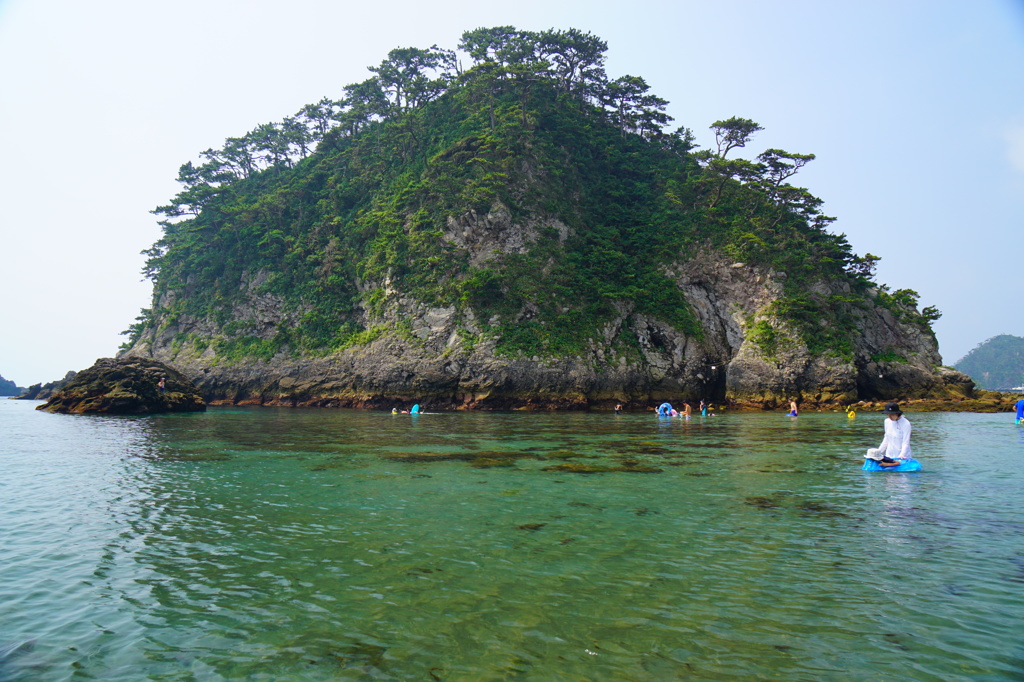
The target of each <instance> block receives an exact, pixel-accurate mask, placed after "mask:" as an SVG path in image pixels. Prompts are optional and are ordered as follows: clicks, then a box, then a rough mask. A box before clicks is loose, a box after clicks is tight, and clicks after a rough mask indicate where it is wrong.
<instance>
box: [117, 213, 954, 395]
mask: <svg viewBox="0 0 1024 682" xmlns="http://www.w3.org/2000/svg"><path fill="white" fill-rule="evenodd" d="M508 220H509V218H508V216H506V215H504V214H501V213H500V212H495V213H494V214H493V215H489V216H488V217H487V218H486V219H484V218H481V217H479V216H475V217H474V216H470V217H468V218H464V219H463V220H461V221H456V222H455V223H453V224H452V225H450V227H451V228H452V230H453V235H454V236H451V237H450V238H451V239H453V240H455V241H458V240H459V239H462V240H464V241H465V240H470V241H472V240H474V239H476V238H477V236H480V235H478V234H477V233H478V232H479V233H481V235H482V234H483V232H484V230H483V227H482V226H484V225H485V224H486V225H490V227H492V228H494V227H495V226H498V227H500V228H501V229H496V233H495V234H492V235H490V241H487V243H486V245H485V246H486V248H484V246H481V245H480V244H477V246H478V247H480V248H479V249H478V250H477V251H474V253H477V254H478V256H479V258H480V259H481V261H482V260H485V259H486V258H487V257H489V256H490V255H493V254H494V253H496V252H510V251H515V250H516V249H519V248H522V247H523V245H524V244H525V243H527V242H528V241H529V239H528V237H529V236H530V234H532V233H529V234H526V235H525V236H523V235H520V237H521V240H520V241H516V240H513V239H505V238H504V237H506V236H508V235H510V234H512V233H513V232H514V231H513V230H512V229H511V227H510V226H509V225H508V224H507V223H508ZM491 223H493V225H491ZM460 230H461V232H460ZM527 232H529V231H527ZM503 235H504V236H503ZM480 239H483V237H482V236H481V237H480ZM481 243H483V242H481ZM467 244H468V242H467ZM666 274H667V275H668V276H669V277H670V278H672V279H673V280H674V281H675V282H676V284H677V286H679V287H680V290H681V291H683V293H684V294H685V296H686V298H687V300H688V301H689V303H690V305H691V307H692V309H693V311H694V313H695V314H696V316H697V317H698V319H699V322H700V326H701V328H702V330H703V334H702V335H701V336H700V338H696V337H693V336H687V335H686V334H683V333H681V332H679V331H677V330H675V329H674V328H673V327H671V326H670V325H668V324H666V323H664V322H663V321H660V320H658V319H656V318H653V317H650V316H647V315H643V314H640V313H639V312H637V311H636V310H635V309H634V308H633V307H632V304H629V303H626V302H617V303H616V304H615V306H616V310H617V313H618V314H617V315H616V317H615V318H614V319H612V320H610V321H609V322H607V323H606V324H605V325H604V327H603V328H602V329H600V330H599V331H600V334H599V338H595V339H594V340H592V341H591V343H590V347H589V349H588V350H587V352H585V353H582V354H581V355H579V356H575V357H560V358H550V357H548V358H545V357H519V358H509V357H503V356H500V355H499V354H497V353H496V352H495V347H496V345H497V339H495V338H493V337H486V336H483V337H479V338H478V337H477V335H478V334H479V333H480V331H481V328H482V324H481V322H480V321H478V320H476V319H475V318H474V317H473V313H472V311H469V310H464V311H461V310H458V309H456V308H455V307H448V308H437V307H431V306H428V305H426V304H424V303H422V302H420V301H417V300H415V299H413V298H411V297H408V296H405V295H403V294H401V293H400V292H397V291H392V290H391V289H390V288H389V286H388V283H387V282H385V287H384V288H385V289H386V290H387V292H388V294H387V296H388V301H389V304H388V306H387V307H386V309H385V310H384V311H383V312H380V311H379V310H378V311H377V312H373V313H371V312H370V311H369V310H364V311H363V319H362V320H361V321H362V323H363V325H364V327H366V328H370V327H374V326H381V327H385V328H390V329H392V330H394V331H393V333H392V332H388V333H384V334H382V335H381V336H379V337H378V338H375V340H373V341H372V342H370V343H368V344H366V345H363V346H358V347H354V348H348V349H346V350H344V351H340V352H336V353H331V354H328V355H326V356H323V357H296V356H295V355H294V354H292V353H291V352H290V351H288V350H287V349H286V350H285V351H283V352H281V353H279V354H278V355H277V356H275V357H274V358H271V359H269V360H264V359H258V358H243V359H240V360H237V359H236V360H227V359H225V358H220V357H218V356H216V354H215V352H214V350H213V346H212V344H209V343H205V344H200V345H196V344H194V343H193V342H192V341H190V340H189V339H194V338H199V339H211V338H216V337H217V335H218V334H222V332H221V331H220V330H219V329H218V328H217V326H216V324H215V323H214V322H213V321H212V320H194V319H191V318H188V317H187V316H180V317H179V318H178V320H177V322H176V323H174V324H173V325H167V326H164V327H160V328H159V331H156V330H153V331H150V332H149V333H148V334H147V335H145V336H143V337H142V338H141V339H140V340H139V341H138V342H137V343H136V345H135V347H133V348H132V349H130V350H129V351H128V352H127V355H129V356H131V355H136V356H147V357H155V358H157V359H160V360H162V361H164V362H168V363H170V362H173V363H174V365H175V366H176V367H178V368H180V369H181V371H182V372H183V373H184V374H185V375H186V376H187V377H188V378H189V379H191V380H192V381H193V382H195V385H196V387H197V388H198V389H199V391H200V392H201V393H202V394H203V395H204V396H205V398H206V399H207V400H208V401H210V402H211V403H231V404H252V405H296V406H337V407H388V408H390V407H392V406H395V405H396V404H402V403H408V404H410V405H411V404H412V403H421V404H424V405H429V406H430V407H432V408H470V409H509V408H527V409H529V408H538V409H585V408H588V407H608V408H610V407H611V406H613V405H615V404H616V403H623V404H625V405H627V406H631V407H634V408H635V407H640V406H650V405H656V404H658V403H660V402H662V401H665V400H668V401H670V402H680V401H683V400H688V401H692V403H693V404H696V402H697V401H699V400H701V399H705V400H708V401H711V402H715V403H721V402H729V403H732V404H736V405H750V406H757V407H775V406H778V405H783V404H785V403H786V402H788V401H789V400H790V399H795V400H797V401H798V402H800V403H801V405H812V404H848V403H851V402H856V401H858V400H875V399H899V400H906V399H911V398H943V397H946V398H948V397H959V396H965V397H969V396H970V395H971V393H972V390H973V382H971V380H970V379H969V378H968V377H966V376H965V375H963V374H960V373H959V372H955V371H953V370H947V369H944V368H940V367H938V365H940V363H941V359H940V357H939V354H938V349H937V344H936V342H935V339H934V337H933V336H932V335H931V334H929V333H927V332H926V330H924V329H922V328H921V327H919V326H916V325H914V324H911V323H906V322H901V321H900V320H897V319H895V318H894V317H893V315H892V314H891V313H890V312H889V311H888V310H886V309H884V308H882V307H881V306H878V305H873V304H871V303H870V302H868V303H867V304H866V305H865V306H864V307H863V309H859V310H858V311H857V313H856V314H857V315H858V316H859V317H858V318H857V326H858V329H859V330H860V333H859V334H858V335H856V339H855V340H854V352H853V355H852V357H849V356H847V357H843V358H839V357H829V356H814V355H813V354H812V353H810V352H809V350H808V348H807V346H806V345H805V344H804V343H803V342H802V341H801V340H800V337H799V335H798V334H797V333H796V332H795V331H794V330H792V329H789V328H787V327H786V325H785V323H784V322H783V321H781V320H779V319H777V318H776V317H774V316H773V315H772V304H773V303H774V302H775V301H777V300H779V299H780V298H781V297H782V295H783V286H784V282H785V274H784V273H777V272H773V271H770V270H765V269H763V268H757V267H754V266H751V265H747V264H744V263H736V262H733V261H731V260H729V259H728V258H726V257H725V256H724V255H723V254H721V253H716V252H715V251H714V250H712V249H710V248H709V249H704V250H700V251H699V252H698V253H695V254H690V258H688V260H686V261H685V262H680V263H676V264H674V265H672V266H670V268H669V269H668V270H667V272H666ZM820 286H821V287H823V288H824V289H827V287H828V285H827V284H825V283H822V284H821V285H820ZM250 293H251V299H252V300H251V301H248V302H245V303H243V304H241V305H240V306H238V307H236V309H235V310H234V311H233V312H234V314H235V320H236V321H238V322H240V323H245V324H247V325H248V328H249V329H250V330H251V333H253V334H255V335H256V336H259V337H260V338H268V339H269V338H271V337H272V335H273V334H274V333H276V332H277V329H278V328H281V327H287V326H288V325H290V324H292V323H293V322H294V320H293V319H291V318H289V314H288V313H285V312H283V311H282V310H279V309H277V308H276V307H275V303H274V301H273V300H272V299H270V298H267V297H266V296H264V297H262V298H261V297H259V295H258V293H257V291H256V289H255V288H252V290H251V292H250ZM818 293H819V294H821V295H826V296H827V295H831V294H837V295H839V294H843V293H847V294H848V293H849V292H840V291H836V292H832V291H826V290H823V291H819V292H818ZM529 312H530V311H528V310H526V311H524V313H523V314H524V315H525V314H529ZM759 324H761V325H763V324H768V325H771V327H772V328H773V329H774V330H775V331H776V332H777V336H778V338H779V339H780V343H779V344H777V347H776V348H773V349H770V352H769V351H768V350H766V349H765V348H764V346H763V344H759V343H758V341H757V338H756V334H754V333H753V332H752V329H753V327H754V326H756V325H759ZM399 327H401V328H403V329H405V330H407V331H406V332H404V333H399V332H398V331H397V330H398V329H399ZM466 332H468V333H469V334H468V336H471V337H473V338H474V339H475V340H473V341H468V340H467V338H466V337H467V334H466ZM183 338H184V341H182V339H183ZM622 339H631V340H632V341H631V343H632V345H631V346H630V347H631V348H632V349H633V350H632V351H631V352H630V353H629V354H628V355H626V354H622V353H619V352H616V351H615V350H614V349H615V348H617V347H618V348H622V346H623V345H624V344H623V343H620V341H621V340H622ZM896 356H899V357H900V358H902V359H901V360H900V361H894V360H890V361H882V360H881V359H880V358H893V357H896Z"/></svg>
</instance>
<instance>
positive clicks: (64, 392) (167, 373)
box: [36, 356, 206, 414]
mask: <svg viewBox="0 0 1024 682" xmlns="http://www.w3.org/2000/svg"><path fill="white" fill-rule="evenodd" d="M161 382H162V385H161ZM36 409H38V410H43V411H45V412H60V413H65V414H157V413H161V412H201V411H203V410H205V409H206V403H205V402H204V401H203V397H202V396H201V395H200V394H199V392H198V391H197V390H196V387H195V386H194V385H193V384H192V382H191V381H189V380H188V379H187V378H185V376H184V375H183V374H182V373H181V372H179V371H177V370H175V369H173V368H171V367H168V366H167V365H165V364H163V363H162V362H159V361H157V360H153V359H151V358H143V357H135V356H132V357H126V358H120V359H114V358H100V359H99V360H97V361H96V364H94V365H93V366H92V367H90V368H89V369H86V370H82V371H81V372H79V373H78V374H77V375H75V378H74V379H72V380H71V381H70V382H69V383H68V384H67V385H66V386H64V387H63V388H62V389H60V390H59V391H58V392H57V393H55V394H54V395H53V396H52V397H51V398H50V399H49V400H48V401H47V402H45V403H44V404H42V405H40V406H39V407H37V408H36Z"/></svg>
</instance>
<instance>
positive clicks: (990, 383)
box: [954, 334, 1024, 391]
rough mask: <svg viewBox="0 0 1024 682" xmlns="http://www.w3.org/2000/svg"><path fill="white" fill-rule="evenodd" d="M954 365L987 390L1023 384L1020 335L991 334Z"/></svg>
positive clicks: (1023, 356) (1023, 355)
mask: <svg viewBox="0 0 1024 682" xmlns="http://www.w3.org/2000/svg"><path fill="white" fill-rule="evenodd" d="M954 366H955V367H956V368H957V369H958V370H960V371H961V372H963V373H964V374H967V375H970V377H971V378H972V379H974V380H975V381H976V382H978V385H979V386H981V387H982V388H985V389H988V390H990V391H998V390H1004V389H1007V388H1015V387H1017V386H1024V338H1021V337H1019V336H1010V335H1009V334H1001V335H999V336H993V337H992V338H991V339H989V340H988V341H985V342H983V343H981V344H979V345H978V347H977V348H975V349H974V350H972V351H971V352H970V353H968V354H967V355H965V356H964V357H963V358H961V359H960V361H959V362H957V363H956V365H954Z"/></svg>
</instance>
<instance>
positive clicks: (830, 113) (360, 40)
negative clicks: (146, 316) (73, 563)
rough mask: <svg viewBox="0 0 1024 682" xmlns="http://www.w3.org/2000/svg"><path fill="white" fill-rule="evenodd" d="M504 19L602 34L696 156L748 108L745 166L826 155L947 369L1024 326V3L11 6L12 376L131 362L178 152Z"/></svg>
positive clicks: (129, 1) (73, 2) (326, 0)
mask: <svg viewBox="0 0 1024 682" xmlns="http://www.w3.org/2000/svg"><path fill="white" fill-rule="evenodd" d="M499 25H513V26H516V27H518V28H523V29H531V30H541V29H546V28H552V27H554V28H559V29H567V28H570V27H575V28H579V29H582V30H585V31H590V32H592V33H594V34H596V35H598V36H600V37H601V38H603V39H605V40H606V41H607V42H608V47H609V50H608V64H607V67H608V68H607V70H608V75H609V76H610V77H612V78H614V77H618V76H621V75H625V74H631V75H638V76H643V77H644V78H645V79H646V80H647V82H648V83H649V84H650V85H651V88H652V91H653V92H654V93H655V94H657V95H659V96H661V97H664V98H666V99H668V100H669V101H670V102H671V105H670V107H669V113H670V114H671V115H672V116H674V117H675V119H676V120H675V122H674V124H673V125H686V126H687V127H689V128H691V129H693V130H694V131H695V132H696V133H697V136H698V141H699V142H701V143H702V144H703V145H704V146H709V145H712V144H713V138H712V136H711V135H710V133H709V131H708V126H709V125H710V124H711V123H712V122H714V121H715V120H718V119H723V118H728V117H730V116H742V117H744V118H751V119H753V120H755V121H757V122H758V123H760V124H761V125H763V126H764V127H765V128H766V130H765V131H764V132H762V133H760V134H758V135H757V136H756V137H755V138H754V141H753V144H752V145H750V147H748V150H749V152H750V155H756V154H757V153H759V152H760V151H763V150H764V149H768V148H772V147H775V148H781V149H785V150H787V151H791V152H800V153H814V154H816V155H817V157H818V158H817V160H816V161H814V162H813V163H812V164H811V165H809V166H808V167H807V168H805V169H804V170H803V171H801V174H800V175H798V176H797V177H796V178H795V180H796V181H797V184H800V185H803V186H805V187H807V188H808V189H810V191H811V192H812V193H814V194H815V195H817V196H819V197H821V198H822V199H824V201H825V206H824V209H825V212H826V213H827V214H828V215H833V216H837V217H838V218H839V220H838V222H836V223H835V224H834V225H833V229H834V230H835V231H837V232H843V233H846V234H847V236H848V238H849V240H850V242H851V243H852V244H853V246H854V248H855V249H856V251H857V252H858V253H861V254H863V253H866V252H869V251H870V252H871V253H874V254H876V255H879V256H881V257H882V261H881V263H880V264H879V271H878V280H879V281H880V282H883V283H887V284H889V285H890V286H891V287H892V288H894V289H895V288H911V289H915V290H916V291H918V292H919V293H920V294H921V305H922V306H925V305H935V306H937V307H938V308H939V309H940V310H941V311H942V312H943V313H944V316H943V317H942V319H941V320H939V321H938V322H937V323H936V325H935V328H936V331H937V334H938V338H939V343H940V351H941V352H942V355H943V358H944V361H945V362H946V363H947V364H952V363H954V362H955V361H957V360H958V359H959V358H961V357H962V356H963V355H964V354H966V353H967V352H968V351H970V350H971V349H972V348H974V347H975V346H976V345H977V344H978V343H980V342H982V341H984V340H985V339H987V338H989V337H991V336H994V335H997V334H1014V335H1017V336H1024V314H1022V310H1021V308H1022V302H1024V282H1022V270H1024V268H1022V263H1021V261H1022V256H1024V5H1022V2H1021V0H970V1H966V0H919V1H918V0H915V1H904V0H866V1H862V2H856V3H851V2H846V3H839V2H822V0H806V1H805V0H792V1H789V0H773V1H772V2H767V1H753V0H717V1H716V2H708V1H707V0H703V1H696V0H630V1H628V2H625V1H623V2H617V1H608V0H605V1H602V0H586V1H583V0H580V1H576V0H544V1H539V0H524V1H520V2H517V3H484V2H479V0H475V1H473V2H470V1H468V0H437V1H435V2H409V1H408V0H393V1H391V2H376V3H374V2H359V3H356V2H348V1H330V0H289V2H280V0H276V1H274V2H270V1H267V0H248V1H245V2H242V1H241V0H237V1H231V0H174V1H173V2H168V1H164V0H150V1H147V2H139V0H94V1H90V2H83V1H82V0H0V154H2V157H0V158H2V163H0V272H2V276H3V278H2V279H0V374H2V375H3V376H4V377H6V378H8V379H11V380H13V381H15V382H16V383H17V384H18V385H20V386H27V385H29V384H32V383H36V382H40V381H44V382H45V381H51V380H53V379H57V378H60V377H62V376H63V375H64V373H65V372H66V371H67V370H69V369H74V370H81V369H84V368H86V367H88V366H90V365H91V364H92V363H93V362H94V361H95V360H96V359H97V358H99V357H108V356H112V355H113V354H114V353H116V352H117V347H118V345H119V344H120V343H121V342H122V341H123V340H124V339H123V337H120V336H119V332H120V331H122V330H123V329H126V328H127V327H128V325H129V324H131V323H132V322H133V320H134V318H135V316H136V315H138V313H139V310H140V309H141V308H144V307H149V304H150V300H149V297H150V286H149V283H148V282H142V281H141V275H140V274H139V273H140V269H141V267H142V263H143V260H144V258H143V256H141V255H139V252H140V251H142V250H143V249H146V248H148V247H149V246H150V245H151V244H152V243H153V242H154V241H155V240H156V239H157V237H158V236H159V228H158V227H157V225H156V222H155V219H154V216H152V215H150V213H149V211H150V210H151V209H153V208H154V207H156V206H158V205H161V204H165V203H166V202H167V200H168V199H170V198H171V197H172V196H174V194H176V193H177V191H178V185H177V183H176V182H175V180H174V178H175V177H176V175H177V169H178V166H180V165H181V164H182V163H184V162H185V161H189V160H195V159H197V155H198V153H199V152H200V151H202V150H204V149H207V148H209V147H215V148H216V147H219V146H221V145H222V144H223V142H224V139H225V138H227V137H231V136H239V135H242V134H244V133H246V132H247V131H249V130H251V129H252V128H253V127H255V126H256V125H257V124H260V123H269V122H274V121H280V120H281V119H283V118H284V117H285V116H288V115H291V114H293V113H295V112H297V111H298V110H299V109H300V108H301V107H302V106H303V105H305V104H308V103H311V102H315V101H317V100H319V99H320V98H321V97H324V96H327V97H332V98H339V97H340V96H341V91H342V88H343V87H344V86H345V85H347V84H350V83H355V82H359V81H362V80H364V79H366V78H367V77H368V76H369V75H370V74H369V72H368V71H367V70H366V67H367V66H370V65H375V64H378V63H379V62H380V61H381V60H382V59H383V58H384V57H385V56H386V55H387V52H388V51H389V50H391V49H392V48H395V47H429V46H430V45H432V44H435V43H436V44H437V45H439V46H441V47H445V48H451V49H454V48H455V47H456V46H457V44H458V41H459V36H460V35H461V34H462V32H463V31H465V30H468V29H472V28H477V27H480V26H499Z"/></svg>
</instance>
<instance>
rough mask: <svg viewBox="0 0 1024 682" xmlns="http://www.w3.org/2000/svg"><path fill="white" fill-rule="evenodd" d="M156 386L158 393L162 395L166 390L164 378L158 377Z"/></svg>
mask: <svg viewBox="0 0 1024 682" xmlns="http://www.w3.org/2000/svg"><path fill="white" fill-rule="evenodd" d="M156 385H157V387H158V388H159V389H160V392H161V393H163V392H164V391H166V390H167V381H166V377H160V381H158V382H157V384H156Z"/></svg>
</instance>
